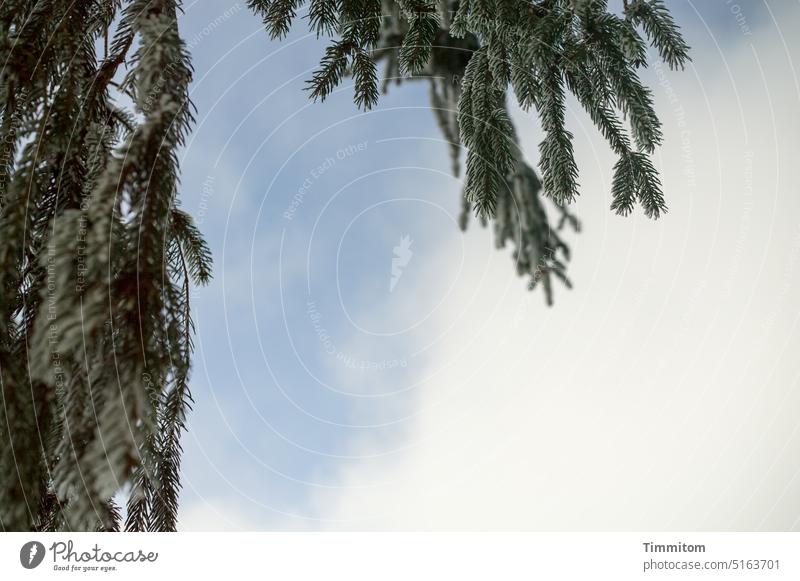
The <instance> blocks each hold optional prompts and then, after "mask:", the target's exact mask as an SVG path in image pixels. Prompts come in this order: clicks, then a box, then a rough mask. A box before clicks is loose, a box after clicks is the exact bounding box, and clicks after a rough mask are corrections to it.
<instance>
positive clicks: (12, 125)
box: [0, 0, 211, 530]
mask: <svg viewBox="0 0 800 581" xmlns="http://www.w3.org/2000/svg"><path fill="white" fill-rule="evenodd" d="M177 16H178V6H177V3H176V0H133V1H131V2H126V3H124V6H123V5H122V3H121V2H117V1H108V2H101V1H95V2H73V1H71V0H70V1H64V2H61V1H59V0H52V1H49V2H36V3H31V2H13V1H9V2H4V3H3V4H2V7H0V18H2V22H3V28H2V32H3V36H2V38H1V39H0V53H2V62H3V63H4V67H3V70H2V75H3V76H2V84H1V85H0V107H2V116H3V117H2V131H3V136H2V137H3V138H2V144H3V148H4V149H3V167H2V171H3V175H2V180H0V196H1V197H0V200H2V218H1V219H0V282H1V283H2V295H0V308H2V313H1V314H0V374H1V375H0V381H2V402H1V403H2V411H3V414H2V416H0V433H2V438H3V445H2V446H1V447H0V525H2V528H3V529H4V530H24V529H39V530H63V529H66V530H92V529H98V528H99V529H108V530H115V529H118V528H120V526H121V523H120V522H119V518H120V512H119V509H118V507H116V506H114V504H113V502H112V497H113V496H114V495H115V493H116V492H117V491H119V490H121V489H129V491H130V499H131V500H130V506H129V507H128V511H127V513H128V523H127V524H128V527H127V528H128V529H129V530H145V529H148V530H150V529H152V530H173V529H174V528H175V519H176V514H177V494H178V490H179V482H178V473H179V462H180V439H179V438H180V434H181V432H182V430H183V427H184V418H185V414H186V411H187V409H188V406H189V403H190V401H191V398H190V394H189V391H188V386H187V379H188V372H189V363H190V356H191V350H192V343H191V334H192V322H191V317H190V312H189V288H190V284H191V283H197V284H202V283H205V282H206V281H207V280H208V278H209V276H210V267H211V259H210V253H209V250H208V248H207V247H206V245H205V243H204V242H203V240H202V238H201V236H200V234H199V232H198V231H197V229H196V228H195V226H194V225H193V223H192V220H191V218H190V217H189V216H188V215H187V214H186V213H184V212H183V211H181V210H180V209H179V208H178V204H177V199H176V194H177V188H178V160H177V151H178V148H179V147H181V146H182V145H183V143H184V140H185V137H186V134H187V131H188V130H189V127H190V125H191V122H192V109H191V104H190V102H189V99H188V87H189V82H190V80H191V65H190V64H189V56H188V55H187V54H186V52H185V50H184V45H183V42H182V41H181V39H180V36H179V34H178V27H177ZM112 25H113V30H112ZM98 45H100V46H102V48H101V49H99V50H98V48H97V46H98ZM121 95H125V96H126V97H127V98H128V99H129V100H132V102H133V104H134V105H133V111H125V110H123V109H121V108H120V107H119V105H118V104H117V103H119V102H121V101H122V100H123V99H121V98H119V97H120V96H121ZM114 97H117V98H114Z"/></svg>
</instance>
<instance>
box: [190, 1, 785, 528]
mask: <svg viewBox="0 0 800 581" xmlns="http://www.w3.org/2000/svg"><path fill="white" fill-rule="evenodd" d="M670 6H671V9H672V12H673V14H674V16H675V18H676V20H677V21H678V23H679V24H680V25H681V27H682V29H683V31H684V34H685V36H686V38H687V41H688V43H689V44H690V45H691V47H692V53H691V54H692V58H693V61H692V63H691V64H690V65H689V66H688V67H687V69H686V70H685V71H683V72H673V71H669V70H668V69H667V68H666V67H665V66H655V65H651V67H650V68H648V69H647V70H646V71H644V72H643V73H642V75H643V78H644V79H645V81H646V82H647V83H648V84H649V86H651V87H652V88H653V92H654V98H655V101H656V110H657V112H658V114H659V116H660V118H661V120H662V122H663V125H664V133H665V139H664V144H663V145H662V147H661V148H660V149H659V150H658V151H657V153H656V154H655V157H654V162H655V163H656V165H657V167H658V168H659V170H660V172H661V176H662V181H663V185H664V192H665V195H666V198H667V202H668V205H669V208H670V210H669V213H668V214H667V215H666V216H664V217H663V218H661V219H659V220H658V221H652V220H649V219H647V218H645V217H644V216H643V215H642V213H641V212H635V213H634V214H633V215H631V216H628V217H619V216H616V215H615V214H614V213H613V212H611V211H610V210H609V205H610V189H611V187H610V183H611V168H612V166H613V163H614V159H613V156H612V154H611V152H610V151H609V149H608V147H607V145H606V144H605V143H604V141H603V139H602V137H601V136H600V135H599V134H598V132H597V130H596V129H595V128H594V127H593V126H592V124H591V121H590V120H589V119H588V117H587V116H586V115H585V113H583V112H582V111H581V110H580V108H579V107H578V106H576V103H575V102H574V101H570V102H569V112H568V119H567V121H568V125H569V127H570V129H571V130H572V131H573V133H574V134H575V142H574V146H575V153H576V158H577V161H578V167H579V169H580V183H581V195H580V197H579V199H578V200H577V202H576V203H575V205H574V208H573V209H574V211H575V212H576V213H577V214H578V215H579V217H580V218H581V221H582V223H583V229H582V232H581V233H580V234H566V237H567V239H568V241H569V243H570V244H571V246H572V252H573V259H572V261H571V263H570V266H569V272H570V276H571V278H572V281H573V283H574V288H573V289H572V290H567V289H564V288H557V289H556V297H555V305H554V306H553V307H550V308H548V307H547V306H546V305H545V303H544V300H543V297H542V295H541V293H540V292H539V291H534V292H528V291H527V289H526V281H525V280H523V279H520V278H518V277H517V276H516V275H515V273H514V265H513V261H512V258H511V255H510V251H508V250H507V249H506V250H500V251H498V250H496V249H495V248H494V245H493V241H492V238H491V233H490V232H489V231H488V230H485V229H482V228H480V227H478V226H477V225H475V224H473V225H472V226H471V227H470V229H469V230H468V232H467V233H462V232H461V231H460V230H459V229H458V227H457V216H458V212H459V209H460V202H459V192H460V188H461V182H460V180H459V178H456V177H454V176H452V175H451V174H450V170H449V168H450V165H449V160H448V150H447V146H446V144H445V143H444V142H443V140H442V137H441V135H440V134H439V130H438V128H437V127H436V124H435V122H434V117H433V114H432V112H431V111H430V109H429V108H428V95H427V86H426V85H425V84H422V83H420V84H416V85H415V84H414V83H406V84H404V85H403V86H401V87H392V88H391V89H390V91H389V94H388V95H385V96H383V97H382V98H381V101H380V103H379V105H378V106H377V107H376V108H375V109H374V110H373V111H371V112H369V113H363V112H360V111H358V110H357V109H356V107H355V106H354V105H353V102H352V86H351V84H350V83H349V82H346V83H344V84H343V85H342V87H341V88H340V89H339V90H338V91H337V92H336V93H335V94H334V95H333V96H332V97H331V98H330V99H328V100H327V101H326V102H325V103H322V104H320V103H312V102H310V101H309V99H308V95H307V92H305V91H304V90H303V87H304V82H305V80H307V79H308V78H309V76H310V74H311V72H312V71H313V70H314V68H315V66H316V64H317V63H318V61H319V58H320V56H321V54H322V51H323V50H324V39H320V40H318V39H316V38H315V36H314V35H309V34H308V33H307V31H306V29H305V22H304V21H301V22H300V25H298V26H296V27H295V30H294V31H293V32H292V33H291V34H290V35H289V37H288V38H287V39H285V40H284V41H282V42H278V41H270V40H269V37H268V35H267V34H266V33H265V32H264V30H263V25H262V23H261V22H260V20H259V19H258V18H257V17H255V16H254V15H253V14H251V13H250V11H249V10H248V9H247V6H246V3H245V2H243V1H242V0H238V1H237V0H221V1H218V2H214V3H208V2H199V1H195V2H187V3H186V4H185V6H184V7H185V14H184V15H183V17H182V21H181V26H182V32H183V36H184V38H185V39H186V40H187V42H188V44H189V48H190V49H191V52H192V54H193V60H194V65H195V79H194V82H193V85H192V99H193V101H194V103H195V105H196V106H197V125H196V127H195V130H194V132H193V134H192V137H191V139H190V142H189V144H188V146H187V148H186V150H185V151H184V152H183V156H182V162H181V163H182V168H183V170H182V175H183V177H182V186H181V197H182V200H183V208H184V209H185V210H187V211H188V212H190V213H191V214H192V215H193V216H194V217H195V219H196V220H197V222H198V224H199V226H200V228H201V229H202V231H203V232H204V234H205V235H206V237H207V239H208V241H209V244H210V245H211V248H212V250H213V253H214V260H215V271H214V272H215V276H214V280H213V282H212V283H211V284H210V285H209V286H208V287H205V288H201V289H197V290H196V291H195V292H194V294H193V308H194V313H195V320H196V325H197V337H196V341H195V343H196V356H195V366H194V371H193V375H192V381H191V387H192V391H193V395H194V398H195V405H194V409H193V411H192V413H191V416H190V420H189V431H188V433H187V434H186V436H185V437H184V448H185V457H184V461H183V470H182V472H183V483H184V489H183V493H182V496H181V507H182V508H181V518H180V528H181V529H182V530H351V529H356V530H426V529H435V530H800V422H799V421H798V411H800V389H798V382H799V380H800V361H798V359H797V357H796V356H795V354H796V353H797V352H798V350H799V349H800V333H798V327H797V323H798V315H800V310H799V309H798V308H797V307H798V300H797V297H798V296H800V295H799V294H798V285H800V270H799V269H798V259H800V223H798V221H797V219H796V216H797V215H798V213H800V199H798V196H797V195H796V193H797V190H798V185H800V183H799V182H800V175H798V165H797V162H796V160H797V159H798V154H800V143H798V139H799V138H798V135H800V121H799V119H800V116H798V115H797V110H798V98H800V82H799V81H798V76H797V71H796V67H795V65H794V63H795V61H796V60H797V56H798V49H799V48H800V44H798V43H799V42H800V41H797V40H795V39H794V38H795V35H793V34H792V32H793V27H792V24H791V23H793V22H797V21H798V20H797V19H798V17H800V5H798V3H797V2H781V3H770V4H768V3H762V2H756V1H752V2H749V1H743V0H740V2H739V3H736V2H733V1H726V0H719V1H714V2H687V1H682V0H677V1H676V2H672V3H670ZM513 117H514V121H515V124H516V127H517V131H518V134H519V136H520V139H521V142H522V145H523V148H524V151H525V155H526V157H527V159H528V160H529V162H531V163H532V164H533V165H534V167H536V164H537V163H538V151H537V143H538V142H539V141H540V140H541V136H542V134H541V129H540V126H539V123H538V121H537V119H536V118H535V116H533V115H531V114H528V113H524V112H522V111H519V110H514V111H513ZM398 255H400V256H401V257H402V258H401V259H398ZM393 259H395V263H394V264H393Z"/></svg>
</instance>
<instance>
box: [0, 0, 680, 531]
mask: <svg viewBox="0 0 800 581" xmlns="http://www.w3.org/2000/svg"><path fill="white" fill-rule="evenodd" d="M248 3H249V5H250V6H251V7H252V8H253V9H254V10H255V12H256V13H257V14H259V15H260V16H262V17H263V20H264V23H265V26H266V29H267V31H268V32H269V34H270V36H272V37H273V38H276V39H280V38H283V37H285V36H286V34H287V33H288V32H289V30H290V27H291V26H292V23H293V21H294V20H295V19H296V18H297V17H298V14H300V12H301V9H303V8H304V6H303V5H304V3H303V2H302V1H301V0H249V1H248ZM305 8H307V14H306V15H305V16H306V18H307V20H308V24H309V26H310V27H311V29H312V30H313V31H314V32H316V34H317V35H319V36H327V37H330V41H329V44H328V46H327V48H326V49H325V52H324V55H323V57H322V60H321V63H320V67H319V69H318V70H317V71H316V72H315V73H314V74H313V76H312V78H311V79H309V85H308V88H309V92H310V95H311V97H312V98H315V99H319V100H322V99H325V98H326V97H327V96H329V95H330V94H331V92H332V91H333V90H334V89H335V88H336V87H337V86H339V85H340V83H342V81H343V79H344V78H345V77H346V76H348V75H350V76H352V79H353V87H354V91H355V94H354V100H355V102H356V104H357V105H358V106H359V107H361V108H362V109H369V108H371V107H374V106H375V105H376V103H377V101H378V98H379V94H380V89H381V87H380V81H379V74H378V66H377V65H378V64H380V63H381V62H382V63H384V65H385V70H384V71H385V72H384V74H383V77H384V81H383V89H384V90H386V89H387V87H388V84H389V81H391V80H395V81H397V82H400V81H401V80H403V79H408V80H424V81H425V82H428V83H429V84H430V95H431V104H432V109H433V111H434V114H435V115H436V119H437V121H438V123H439V126H440V128H441V130H442V132H443V135H444V137H445V139H446V140H447V141H448V142H449V143H450V148H451V155H452V160H453V172H454V173H455V174H456V175H458V174H459V173H460V164H459V157H460V155H459V152H460V149H461V144H463V145H464V147H465V149H466V152H467V153H466V169H465V185H464V194H463V196H464V205H463V207H464V212H463V215H462V227H466V224H467V222H468V219H469V217H470V215H471V214H473V213H475V214H477V216H478V219H479V220H480V221H481V222H483V223H484V224H489V223H492V225H493V228H494V230H495V238H496V241H497V244H498V246H503V245H505V244H507V243H509V244H513V245H514V247H515V253H514V258H515V261H516V264H517V270H518V272H519V274H521V275H527V276H530V283H531V286H535V285H537V284H539V283H540V282H541V283H542V285H543V286H544V287H545V293H546V296H547V298H548V301H549V300H550V298H551V278H552V277H553V276H554V277H556V278H558V279H561V280H562V281H564V282H565V283H567V284H569V281H568V279H567V277H566V261H567V260H568V259H569V253H568V248H567V246H566V244H565V243H564V241H563V240H562V239H561V238H560V236H559V234H558V231H559V230H560V229H561V227H562V226H563V225H565V224H569V225H571V226H572V227H573V228H575V229H577V228H578V222H577V219H576V218H575V217H574V216H573V215H572V214H571V212H570V211H569V210H568V209H567V204H569V203H570V202H571V201H573V200H574V198H575V197H576V196H577V194H578V169H577V166H576V164H575V160H574V156H573V153H572V135H571V133H570V132H569V130H568V129H567V126H566V125H567V124H566V95H567V93H568V92H571V93H572V94H573V95H574V96H575V97H576V98H577V100H578V102H580V104H581V105H582V106H583V107H584V108H585V109H586V111H587V112H588V113H589V115H590V116H591V118H592V120H593V121H594V123H595V124H596V125H597V127H598V128H599V129H600V131H601V132H602V134H603V135H604V136H605V138H606V139H607V140H608V142H609V144H610V146H611V148H612V149H613V151H614V152H615V153H616V155H617V156H618V162H617V164H616V166H615V168H614V180H613V185H612V208H613V209H614V210H616V211H617V212H618V213H621V214H627V213H629V212H630V211H632V210H633V209H634V207H635V206H636V205H637V204H638V205H640V206H641V207H642V208H643V209H644V211H645V213H646V214H647V215H649V216H652V217H657V216H659V215H660V214H661V213H662V212H664V211H665V209H666V204H665V200H664V196H663V194H662V192H661V187H660V184H659V180H658V175H657V173H656V171H655V169H654V167H653V165H652V163H651V161H650V158H649V155H650V154H651V153H652V152H653V150H654V148H655V147H656V146H657V145H658V144H659V143H660V139H661V134H660V129H659V122H658V119H657V117H656V115H655V113H654V111H653V105H652V98H651V95H650V92H649V90H648V89H647V88H646V87H645V86H643V84H642V83H641V81H640V80H639V78H638V76H637V69H639V68H640V67H643V66H645V65H646V57H647V44H648V42H649V44H650V45H652V46H653V47H654V48H655V50H656V51H657V52H658V54H659V55H660V57H661V58H662V59H663V60H664V61H665V62H666V63H667V64H668V65H669V66H670V67H672V68H681V67H683V66H684V64H685V63H686V61H687V59H688V56H687V50H688V49H687V46H686V45H685V43H684V42H683V40H682V39H681V36H680V34H679V32H678V29H677V27H676V25H675V23H674V22H673V20H672V18H671V16H670V15H669V13H668V11H667V10H666V8H665V7H664V5H663V3H662V2H660V1H659V0H628V1H627V2H625V5H624V10H623V12H622V13H620V14H615V13H613V12H611V11H609V9H608V7H607V6H606V2H603V1H601V0H583V1H582V0H538V1H531V0H460V1H459V2H454V1H452V0H440V1H439V2H434V1H433V0H384V1H381V0H310V2H308V3H307V6H305ZM180 15H181V12H180V1H179V0H87V1H82V2H75V1H74V0H38V1H37V2H29V1H27V0H5V1H4V2H3V3H2V4H0V23H1V24H0V58H2V69H1V70H0V116H1V118H0V133H2V136H1V137H0V287H1V289H0V406H2V409H0V434H1V435H0V529H2V530H46V531H52V530H97V529H100V530H109V531H114V530H122V529H125V530H131V531H145V530H157V531H169V530H175V528H176V519H177V512H178V494H179V491H180V479H179V474H180V459H181V446H180V437H181V434H182V433H183V431H184V430H185V418H186V414H187V412H188V410H189V408H190V405H191V401H192V400H191V394H190V392H189V388H188V377H189V369H190V362H191V355H192V333H193V327H192V319H191V311H190V305H189V297H190V288H191V285H193V284H205V283H206V282H208V280H209V279H210V276H211V256H210V252H209V249H208V247H207V246H206V244H205V242H204V241H203V238H202V236H201V234H200V232H199V231H198V230H197V228H196V227H195V225H194V224H193V221H192V219H191V217H190V216H189V215H188V214H187V213H185V212H184V211H182V210H181V209H180V207H179V202H178V190H179V167H178V165H179V164H178V153H179V151H180V148H181V147H183V146H184V143H185V139H186V136H187V133H188V131H189V130H190V128H191V125H192V122H193V118H192V111H193V108H192V105H191V102H190V100H189V84H190V82H191V77H192V67H191V64H190V55H189V54H188V53H187V51H186V49H185V44H184V42H183V41H182V39H181V37H180V34H179V26H178V23H179V21H180ZM509 89H510V90H512V91H513V94H514V95H515V97H516V99H517V102H518V103H519V104H520V105H521V106H522V107H523V108H525V109H530V108H533V109H535V111H536V112H537V114H538V116H539V119H540V120H541V125H542V128H543V129H544V132H545V137H544V140H543V141H542V143H541V145H540V156H541V173H542V182H541V183H540V181H539V179H538V178H537V176H536V174H535V173H534V171H533V169H532V168H531V167H530V166H529V165H528V164H527V163H526V162H525V161H524V159H523V155H522V152H521V151H520V148H519V145H518V142H517V139H516V136H515V132H514V128H513V125H512V123H511V121H510V117H509V113H508V108H507V104H506V101H507V97H508V95H507V94H508V92H509ZM123 103H131V104H132V105H129V106H123V105H122V104H123ZM541 193H543V194H544V196H541V195H540V194H541ZM545 198H546V199H549V200H550V203H552V204H553V205H554V209H555V212H556V215H557V217H558V224H557V225H556V226H555V227H552V226H551V225H550V221H549V216H548V211H547V210H546V209H545V206H544V203H543V200H544V199H545ZM120 491H124V492H126V493H127V494H126V497H127V498H128V500H127V506H126V507H124V510H123V507H119V506H117V505H116V504H115V503H114V500H113V499H114V498H115V496H116V494H117V493H118V492H120ZM123 514H124V515H125V519H124V520H125V522H122V519H123V517H122V515H123Z"/></svg>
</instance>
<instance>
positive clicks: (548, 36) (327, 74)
mask: <svg viewBox="0 0 800 581" xmlns="http://www.w3.org/2000/svg"><path fill="white" fill-rule="evenodd" d="M249 4H250V6H251V7H252V8H253V9H254V10H255V11H256V12H257V13H259V14H260V15H261V16H262V17H263V19H264V24H265V26H266V28H267V30H268V32H269V33H270V35H271V37H272V38H282V37H284V36H285V35H286V34H287V33H288V31H289V29H290V26H291V23H292V21H293V20H294V19H295V18H296V17H297V14H298V11H299V9H300V7H301V5H302V4H303V3H302V2H300V1H299V0H249ZM354 17H357V18H359V20H357V21H354V20H353V19H354ZM308 21H309V25H310V27H311V29H312V31H314V32H316V33H317V35H318V36H320V35H328V36H331V37H332V39H331V41H330V44H329V45H328V47H327V49H326V51H325V55H324V57H323V58H322V61H321V63H320V68H319V69H318V70H317V71H316V72H315V73H314V75H313V76H312V78H311V79H310V80H309V84H308V89H309V91H310V94H311V97H312V98H314V99H319V100H324V99H325V98H326V97H327V96H328V95H330V94H331V92H332V91H333V90H334V89H335V88H336V87H337V86H339V84H340V83H341V82H342V81H343V79H344V78H345V76H346V75H347V74H351V75H352V76H353V79H354V91H355V95H354V97H355V101H356V103H357V104H358V105H359V106H361V107H362V108H363V109H369V108H371V107H373V106H374V105H375V102H376V100H377V95H378V90H377V89H378V83H379V81H378V77H377V74H376V71H375V66H374V64H373V61H377V60H385V61H386V63H387V65H386V71H385V74H384V82H385V81H386V80H389V79H391V78H395V79H397V80H400V79H413V78H417V79H420V78H421V79H427V80H428V81H429V82H430V83H431V84H432V89H431V90H432V93H431V99H432V105H433V109H434V112H435V113H436V115H437V120H438V121H439V124H440V127H441V128H442V131H443V133H444V136H445V139H447V140H448V141H450V142H451V144H452V145H453V149H452V152H453V156H454V158H455V159H454V172H455V173H456V174H457V173H458V171H459V168H458V161H457V160H458V152H459V146H460V145H461V144H463V146H464V148H465V149H466V171H465V175H464V191H463V195H464V208H465V214H464V216H463V217H462V225H463V224H466V221H467V218H468V215H469V214H470V213H471V212H474V213H476V214H477V216H478V217H479V219H481V220H482V221H483V222H484V223H487V222H488V221H494V228H495V233H496V236H495V239H496V241H497V245H498V246H504V245H505V244H506V243H507V242H510V243H512V244H514V246H515V252H514V260H515V262H516V265H517V270H518V272H519V273H520V274H523V275H528V276H530V286H531V287H534V286H536V285H537V284H538V283H539V282H542V284H543V286H544V287H545V294H546V297H547V300H548V302H551V301H552V292H551V286H552V285H551V278H552V276H555V277H556V278H559V279H561V280H562V281H563V282H564V283H565V284H566V285H567V286H569V280H568V279H567V277H566V266H565V262H566V261H567V260H568V259H569V249H568V247H567V246H566V244H565V243H564V242H563V241H562V240H561V238H560V237H559V235H558V233H557V232H558V230H560V227H561V226H563V225H564V224H570V225H571V226H573V227H574V228H576V229H577V228H578V221H577V220H576V218H575V217H574V216H573V215H572V214H571V213H570V212H569V211H568V210H567V209H566V206H567V205H568V204H570V203H571V202H573V201H574V200H575V198H576V197H577V195H578V193H579V183H578V167H577V164H576V162H575V157H574V155H573V145H572V142H573V136H572V133H571V132H570V131H569V129H568V128H567V123H566V98H567V94H568V93H572V94H573V95H574V96H575V98H576V99H577V101H578V102H579V103H580V105H581V106H582V107H583V108H584V109H585V110H586V112H587V113H588V115H589V116H590V118H591V119H592V121H593V122H594V124H595V125H596V126H597V128H598V129H599V130H600V132H601V133H602V135H603V136H604V137H605V139H606V140H607V141H608V143H609V145H610V147H611V149H612V150H613V151H614V153H615V154H616V155H617V159H618V161H617V162H616V164H615V165H614V168H613V181H612V191H611V199H612V202H611V208H612V209H613V210H614V211H616V212H617V213H618V214H622V215H627V214H629V213H630V212H631V211H632V210H633V209H634V208H635V207H636V206H637V205H639V206H641V207H642V209H643V211H644V213H645V214H646V215H647V216H649V217H652V218H658V217H659V216H660V215H661V214H662V213H664V212H665V211H666V210H667V205H666V201H665V199H664V195H663V192H662V190H661V183H660V180H659V177H658V173H657V172H656V170H655V168H654V166H653V164H652V162H651V160H650V154H652V153H653V151H654V150H655V148H656V146H658V145H659V144H660V143H661V128H660V123H659V120H658V117H657V116H656V114H655V111H654V109H653V100H652V95H651V91H650V90H649V89H648V88H647V87H646V86H645V85H644V84H643V83H642V82H641V80H640V79H639V75H638V72H637V71H638V70H639V69H640V68H642V67H645V66H647V49H648V44H649V45H650V46H652V47H653V48H654V50H655V51H656V52H657V53H658V56H659V57H660V58H661V59H663V60H664V62H666V63H667V65H668V66H669V67H671V68H673V69H682V68H683V67H684V65H685V64H686V62H687V61H688V60H689V56H688V50H689V48H688V46H687V45H686V43H685V42H684V40H683V38H682V37H681V34H680V32H679V29H678V27H677V25H676V24H675V22H674V20H673V19H672V16H671V15H670V13H669V11H668V10H667V8H666V6H665V5H664V3H663V2H662V1H661V0H625V1H624V3H623V9H622V11H621V13H619V14H617V13H615V12H613V11H612V10H610V9H609V6H608V2H607V1H605V0H540V1H532V0H384V1H383V2H379V0H335V1H331V0H310V1H309V3H308ZM378 23H379V25H378ZM378 31H380V33H378ZM509 90H510V91H511V92H512V93H513V95H514V97H515V98H516V100H517V103H518V104H519V105H520V106H521V107H522V108H523V109H525V110H530V109H533V110H535V112H536V113H537V115H538V118H539V119H540V121H541V127H542V129H543V130H544V139H543V140H542V142H541V143H540V144H539V153H540V169H541V174H542V183H540V182H539V180H538V179H537V177H536V175H535V173H534V172H533V170H532V169H531V168H530V167H529V166H528V165H527V164H526V163H525V162H524V160H523V156H522V152H521V151H520V150H519V146H518V143H517V139H516V136H515V132H514V128H513V125H512V123H511V121H510V118H509V114H508V109H507V103H506V101H507V98H508V93H509ZM540 190H543V193H544V195H545V196H546V197H547V198H549V199H550V200H551V201H552V202H553V203H554V204H555V206H556V207H557V212H558V214H559V215H560V220H559V226H557V227H556V228H552V227H551V226H550V225H549V223H548V219H547V213H546V212H545V210H544V208H543V207H542V204H541V201H540V200H539V195H538V194H539V191H540Z"/></svg>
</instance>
